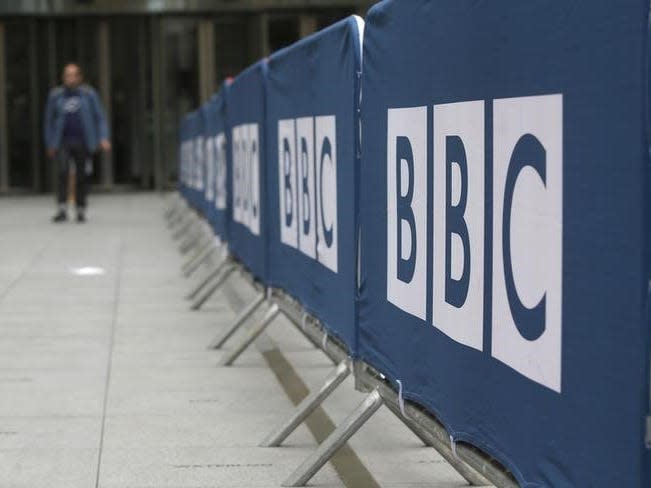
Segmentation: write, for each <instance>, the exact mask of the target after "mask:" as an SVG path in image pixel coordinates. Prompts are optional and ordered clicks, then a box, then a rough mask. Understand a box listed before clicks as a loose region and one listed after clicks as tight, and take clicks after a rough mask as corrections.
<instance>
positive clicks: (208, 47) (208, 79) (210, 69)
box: [197, 19, 217, 103]
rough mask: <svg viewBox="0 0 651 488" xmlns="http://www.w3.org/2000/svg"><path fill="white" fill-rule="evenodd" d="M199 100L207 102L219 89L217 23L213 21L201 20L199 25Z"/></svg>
mask: <svg viewBox="0 0 651 488" xmlns="http://www.w3.org/2000/svg"><path fill="white" fill-rule="evenodd" d="M197 32H198V35H197V43H198V52H199V99H200V100H201V103H203V102H207V101H208V99H209V98H210V96H211V95H212V94H213V93H214V92H215V90H216V87H217V82H216V73H215V23H214V21H213V20H212V19H205V20H200V21H199V25H198V30H197Z"/></svg>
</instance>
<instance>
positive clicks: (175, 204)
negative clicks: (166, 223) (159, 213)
mask: <svg viewBox="0 0 651 488" xmlns="http://www.w3.org/2000/svg"><path fill="white" fill-rule="evenodd" d="M171 200H172V203H171V204H170V205H168V207H167V208H166V209H165V213H164V214H163V215H164V216H165V218H166V219H167V220H171V219H172V218H174V214H176V212H178V210H179V208H180V207H181V198H180V196H179V194H178V193H174V194H173V195H172V197H171Z"/></svg>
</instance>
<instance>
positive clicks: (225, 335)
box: [208, 292, 265, 349]
mask: <svg viewBox="0 0 651 488" xmlns="http://www.w3.org/2000/svg"><path fill="white" fill-rule="evenodd" d="M264 298H265V295H264V292H262V293H260V294H259V295H257V296H256V297H255V298H254V300H253V301H252V302H251V303H250V304H249V305H247V307H246V308H245V309H244V310H242V312H240V314H239V315H238V316H237V318H236V319H235V321H234V322H233V323H232V324H231V325H229V326H228V329H226V331H224V332H222V333H221V334H220V335H218V336H217V337H216V338H215V339H213V341H212V342H211V343H210V345H209V346H208V349H219V348H220V347H222V346H223V345H224V343H225V342H226V341H227V340H228V339H229V338H230V337H231V336H232V335H233V334H234V333H235V332H236V331H237V329H239V328H240V327H241V326H242V325H243V324H244V323H245V322H246V321H247V320H248V318H249V317H250V316H251V315H253V313H254V312H255V311H256V310H257V309H258V307H259V306H260V305H262V304H263V303H264Z"/></svg>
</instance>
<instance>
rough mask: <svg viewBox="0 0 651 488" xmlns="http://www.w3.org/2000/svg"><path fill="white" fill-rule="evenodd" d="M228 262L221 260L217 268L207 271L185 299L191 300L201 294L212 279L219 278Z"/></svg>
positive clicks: (227, 260)
mask: <svg viewBox="0 0 651 488" xmlns="http://www.w3.org/2000/svg"><path fill="white" fill-rule="evenodd" d="M230 262H231V260H230V259H229V258H225V259H222V260H221V261H220V262H219V263H218V264H217V266H215V267H214V268H213V269H212V270H211V271H208V273H207V274H206V276H205V277H204V278H203V279H202V280H201V281H199V283H197V284H196V285H195V287H194V288H193V289H192V290H190V292H189V293H188V294H187V295H185V299H186V300H192V299H193V298H194V297H196V296H197V295H198V294H199V293H200V292H201V290H203V289H204V288H205V287H206V286H207V285H208V284H209V283H210V282H211V281H212V280H213V279H215V278H216V277H217V276H219V274H220V273H221V272H222V270H223V269H224V267H225V266H226V264H228V263H230Z"/></svg>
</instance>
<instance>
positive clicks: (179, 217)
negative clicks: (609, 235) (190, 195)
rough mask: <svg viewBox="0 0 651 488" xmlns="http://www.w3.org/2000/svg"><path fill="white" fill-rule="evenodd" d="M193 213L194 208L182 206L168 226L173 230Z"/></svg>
mask: <svg viewBox="0 0 651 488" xmlns="http://www.w3.org/2000/svg"><path fill="white" fill-rule="evenodd" d="M191 214H192V210H191V209H190V207H188V206H183V205H182V206H181V208H180V209H179V211H178V213H176V214H175V215H174V216H173V217H172V218H171V219H170V221H169V222H168V223H167V226H168V227H169V228H170V229H171V230H172V229H175V228H177V227H178V226H179V225H181V223H182V222H184V221H185V219H187V218H188V217H189V216H190V215H191Z"/></svg>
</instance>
